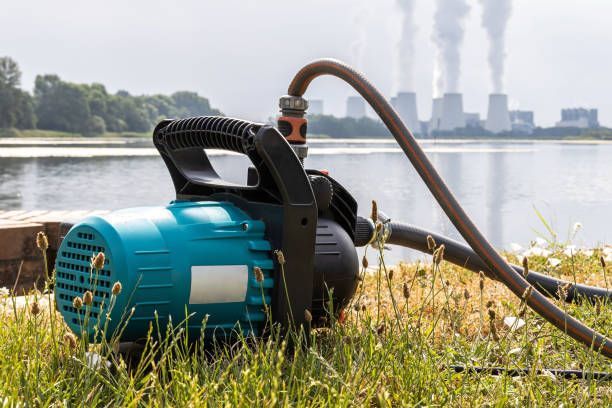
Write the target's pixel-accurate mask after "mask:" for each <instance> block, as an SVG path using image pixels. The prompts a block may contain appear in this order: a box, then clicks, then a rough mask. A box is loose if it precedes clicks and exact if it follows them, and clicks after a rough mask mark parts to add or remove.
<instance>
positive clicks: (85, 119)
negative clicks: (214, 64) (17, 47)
mask: <svg viewBox="0 0 612 408" xmlns="http://www.w3.org/2000/svg"><path fill="white" fill-rule="evenodd" d="M20 86H21V71H20V70H19V66H18V64H17V62H15V61H14V60H13V59H11V58H10V57H2V58H0V128H17V129H43V130H57V131H63V132H71V133H80V134H83V135H86V136H97V135H101V134H103V133H105V132H148V131H150V130H151V129H152V128H153V127H154V126H155V125H156V124H157V123H158V122H159V121H160V120H162V119H166V118H181V117H190V116H200V115H220V114H221V112H219V111H218V110H217V109H213V108H211V106H210V103H209V101H208V99H206V98H203V97H201V96H200V95H198V94H197V93H195V92H188V91H179V92H175V93H173V94H172V95H169V96H168V95H137V96H136V95H130V93H128V92H127V91H118V92H116V93H114V94H112V93H109V92H108V91H107V90H106V88H105V87H104V85H102V84H98V83H93V84H75V83H71V82H67V81H64V80H62V79H61V78H60V77H59V76H57V75H54V74H46V75H38V76H36V80H35V82H34V92H33V94H30V93H28V92H26V91H24V90H22V89H21V87H20Z"/></svg>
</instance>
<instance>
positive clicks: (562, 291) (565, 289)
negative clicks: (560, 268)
mask: <svg viewBox="0 0 612 408" xmlns="http://www.w3.org/2000/svg"><path fill="white" fill-rule="evenodd" d="M571 288H572V284H571V283H570V282H567V283H566V284H564V285H561V286H559V297H560V298H561V299H562V300H567V297H568V295H569V291H570V289H571Z"/></svg>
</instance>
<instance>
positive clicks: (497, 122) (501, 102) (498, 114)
mask: <svg viewBox="0 0 612 408" xmlns="http://www.w3.org/2000/svg"><path fill="white" fill-rule="evenodd" d="M485 129H486V130H488V131H489V132H493V133H500V132H509V131H510V130H512V126H511V125H510V113H509V112H508V95H504V94H491V95H489V110H488V112H487V122H486V124H485Z"/></svg>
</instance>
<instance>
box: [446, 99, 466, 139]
mask: <svg viewBox="0 0 612 408" xmlns="http://www.w3.org/2000/svg"><path fill="white" fill-rule="evenodd" d="M463 127H465V117H464V116H463V96H462V95H461V94H460V93H445V94H444V99H443V102H442V119H441V120H440V130H444V131H453V130H455V129H456V128H463Z"/></svg>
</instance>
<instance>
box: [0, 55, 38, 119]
mask: <svg viewBox="0 0 612 408" xmlns="http://www.w3.org/2000/svg"><path fill="white" fill-rule="evenodd" d="M20 84H21V71H20V70H19V66H18V65H17V62H15V61H14V60H13V59H11V58H9V57H2V58H0V128H10V127H16V128H19V129H30V128H33V127H34V126H35V125H36V117H35V115H34V111H33V104H32V98H31V96H30V95H29V94H28V93H27V92H25V91H23V90H21V89H19V86H20Z"/></svg>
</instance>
